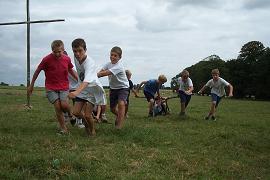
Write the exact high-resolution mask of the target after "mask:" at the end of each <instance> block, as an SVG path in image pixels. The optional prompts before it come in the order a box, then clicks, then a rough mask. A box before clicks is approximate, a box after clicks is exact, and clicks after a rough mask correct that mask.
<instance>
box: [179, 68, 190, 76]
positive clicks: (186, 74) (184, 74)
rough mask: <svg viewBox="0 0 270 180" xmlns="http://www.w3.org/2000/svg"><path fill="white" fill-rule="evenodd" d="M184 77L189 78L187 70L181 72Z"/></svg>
mask: <svg viewBox="0 0 270 180" xmlns="http://www.w3.org/2000/svg"><path fill="white" fill-rule="evenodd" d="M183 76H186V77H189V72H188V71H187V70H186V69H184V70H183V71H182V72H181V77H183Z"/></svg>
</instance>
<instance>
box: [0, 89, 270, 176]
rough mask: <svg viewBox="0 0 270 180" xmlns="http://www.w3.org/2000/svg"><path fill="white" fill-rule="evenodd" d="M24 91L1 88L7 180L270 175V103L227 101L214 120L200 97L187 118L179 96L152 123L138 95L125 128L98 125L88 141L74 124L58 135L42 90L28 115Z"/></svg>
mask: <svg viewBox="0 0 270 180" xmlns="http://www.w3.org/2000/svg"><path fill="white" fill-rule="evenodd" d="M164 93H166V94H167V95H170V92H164ZM25 94H26V92H25V89H24V88H23V87H5V88H0V97H1V98H0V105H1V108H0V114H1V116H0V123H1V126H0V135H1V136H0V139H1V140H0V160H1V164H0V179H59V178H60V179H269V178H270V170H269V167H270V128H269V127H270V111H269V107H270V102H262V101H245V100H234V99H223V100H222V102H221V104H220V107H219V109H218V113H217V121H216V122H213V121H205V120H203V117H204V116H205V115H206V114H207V112H208V109H209V103H210V98H209V97H201V96H193V97H192V99H191V102H190V104H189V107H188V111H187V113H188V116H187V117H186V118H184V119H183V118H180V117H179V116H178V113H179V100H178V99H172V100H169V107H170V109H171V115H168V116H159V117H156V118H147V109H146V107H147V104H146V100H144V99H141V98H139V99H135V98H131V100H130V101H131V104H130V111H129V118H128V119H127V120H126V121H125V124H124V128H123V129H122V130H121V131H117V130H115V129H114V126H113V125H112V124H97V125H96V128H97V136H96V137H94V138H87V137H86V134H85V132H84V130H82V129H78V128H76V127H71V126H70V125H68V127H69V129H70V131H71V134H70V135H69V136H59V135H57V134H56V132H57V131H56V128H57V123H56V119H55V115H54V109H53V107H52V105H50V104H49V103H48V101H47V99H46V98H45V92H44V90H43V89H42V88H39V89H35V91H34V94H33V96H32V98H31V104H32V105H33V109H31V110H29V111H28V110H26V109H25V108H24V103H25V102H26V97H25ZM107 116H108V117H109V120H110V121H111V122H112V123H113V122H114V121H113V120H114V116H113V115H112V114H111V113H110V112H109V111H108V112H107ZM57 161H58V162H57Z"/></svg>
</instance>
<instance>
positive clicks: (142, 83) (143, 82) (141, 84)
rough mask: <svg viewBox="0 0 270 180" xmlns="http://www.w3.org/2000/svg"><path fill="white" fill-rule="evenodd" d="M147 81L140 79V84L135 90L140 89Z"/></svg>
mask: <svg viewBox="0 0 270 180" xmlns="http://www.w3.org/2000/svg"><path fill="white" fill-rule="evenodd" d="M146 82H147V81H142V82H141V83H140V85H139V86H138V88H137V92H139V90H140V89H141V87H142V86H143V85H144V84H145V83H146Z"/></svg>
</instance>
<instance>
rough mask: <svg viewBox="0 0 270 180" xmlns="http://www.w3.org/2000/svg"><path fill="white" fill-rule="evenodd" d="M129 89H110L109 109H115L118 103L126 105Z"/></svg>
mask: <svg viewBox="0 0 270 180" xmlns="http://www.w3.org/2000/svg"><path fill="white" fill-rule="evenodd" d="M128 93H129V88H122V89H110V108H114V107H116V105H117V104H118V101H124V102H125V104H127V98H128Z"/></svg>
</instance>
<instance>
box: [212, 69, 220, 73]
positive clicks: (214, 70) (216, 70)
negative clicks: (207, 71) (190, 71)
mask: <svg viewBox="0 0 270 180" xmlns="http://www.w3.org/2000/svg"><path fill="white" fill-rule="evenodd" d="M211 74H219V70H218V69H213V70H212V72H211Z"/></svg>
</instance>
